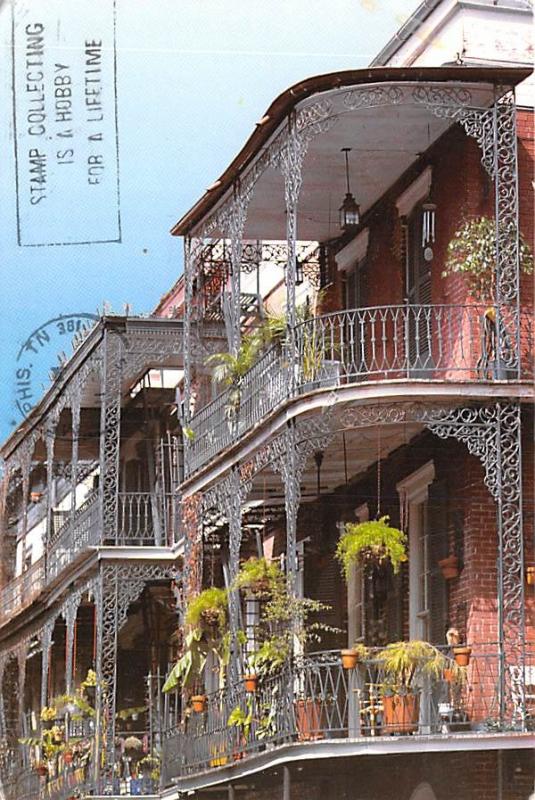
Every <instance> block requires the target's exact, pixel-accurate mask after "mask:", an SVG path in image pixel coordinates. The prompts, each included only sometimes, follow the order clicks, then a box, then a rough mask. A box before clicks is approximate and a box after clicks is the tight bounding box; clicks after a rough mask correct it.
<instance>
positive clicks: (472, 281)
mask: <svg viewBox="0 0 535 800" xmlns="http://www.w3.org/2000/svg"><path fill="white" fill-rule="evenodd" d="M530 18H531V12H530V10H529V8H528V7H527V6H526V4H525V3H521V2H515V1H514V0H511V2H508V3H505V4H502V5H501V7H496V6H494V5H492V7H491V6H490V5H488V4H486V3H477V4H474V3H465V2H458V3H453V2H452V3H446V2H442V3H441V2H426V3H424V4H422V6H421V8H420V9H418V11H417V12H416V13H415V15H414V16H413V18H411V20H412V22H411V21H410V22H409V23H408V24H407V26H405V27H404V28H403V29H401V31H400V32H399V34H398V35H397V37H396V38H395V39H394V40H392V42H391V43H389V44H388V45H387V46H386V47H385V49H384V50H383V51H382V53H381V54H380V55H379V56H378V58H377V59H376V61H375V63H374V65H373V66H372V68H369V69H365V70H356V71H351V72H340V73H332V74H329V75H324V76H318V77H316V78H311V79H308V80H306V81H303V82H302V83H300V84H298V85H296V86H294V87H292V88H291V89H289V90H288V91H286V92H284V93H283V94H282V95H281V96H280V97H278V98H277V99H276V100H275V101H274V102H273V103H272V105H271V106H270V108H269V109H268V110H267V112H266V114H265V115H264V116H263V118H262V119H261V120H260V121H259V123H258V125H257V126H256V129H255V131H254V133H253V134H252V136H251V137H250V139H249V140H248V142H247V143H246V145H245V147H244V148H243V149H242V151H241V152H240V153H239V154H238V155H237V157H236V158H235V160H234V161H233V162H232V163H231V164H230V165H229V167H228V169H227V170H226V171H225V172H224V173H223V175H222V176H221V178H220V179H219V180H218V181H217V182H216V183H215V184H214V185H213V186H212V187H211V188H210V190H209V191H207V192H206V193H205V195H203V196H202V197H201V198H200V200H199V201H198V202H197V203H196V204H195V206H193V208H192V209H191V210H190V211H189V212H188V213H187V214H185V215H184V216H183V217H182V219H181V220H180V221H179V222H178V223H177V225H176V226H175V228H174V229H173V234H174V235H177V236H182V237H183V238H184V252H185V268H184V275H183V276H182V277H181V278H180V279H179V281H178V282H177V284H176V285H175V286H174V287H173V288H172V289H171V290H170V291H169V293H167V295H166V296H164V298H162V300H161V302H160V303H159V305H158V307H157V308H156V310H155V312H154V314H153V316H151V317H150V318H147V319H140V318H139V319H138V318H128V317H126V318H122V317H104V318H103V319H102V320H101V321H100V322H99V323H98V324H97V325H96V326H95V327H94V328H93V329H92V330H91V331H90V332H89V333H88V335H87V336H85V337H84V338H81V339H80V341H78V342H77V343H76V348H75V351H74V354H73V356H72V357H71V359H70V360H69V361H68V362H67V363H66V364H65V365H64V366H63V368H62V370H61V371H60V373H59V375H58V376H57V377H56V379H55V381H54V383H53V385H52V386H51V388H50V389H49V390H48V392H47V393H46V395H45V396H44V398H43V400H42V401H41V402H40V403H39V405H38V406H37V407H36V408H35V409H34V410H33V411H32V412H31V414H30V415H29V417H28V419H27V420H26V421H25V423H24V424H23V425H22V426H20V428H19V429H18V430H17V431H16V432H15V433H14V434H13V435H12V436H11V437H10V439H9V440H8V441H7V442H6V443H5V444H4V446H3V448H2V457H3V459H4V462H5V469H4V473H3V481H2V511H3V516H2V520H3V529H2V534H3V535H2V556H3V557H2V589H1V609H0V614H1V618H0V695H1V703H0V723H1V735H2V738H1V741H2V754H1V762H0V766H1V778H2V786H3V792H4V795H5V796H6V798H9V800H15V798H17V799H18V800H23V799H24V800H33V798H49V800H67V799H68V798H71V797H83V796H99V795H100V796H107V797H120V796H125V795H130V796H136V795H140V794H141V795H145V796H152V797H161V798H169V800H171V799H173V800H174V799H175V798H176V800H178V798H181V797H186V796H190V797H199V798H203V797H204V798H215V799H216V800H217V799H218V798H229V799H230V800H232V798H236V797H238V796H239V797H243V798H251V800H253V799H254V800H263V799H264V798H277V797H280V798H282V800H292V798H293V799H294V800H295V798H307V800H315V798H316V797H317V798H320V797H328V798H331V797H332V798H335V797H336V798H348V800H349V798H352V799H353V798H359V800H372V798H373V800H376V799H377V798H381V799H382V800H383V798H384V800H389V798H390V797H392V798H394V797H395V798H403V800H405V799H406V800H434V799H436V800H442V798H445V797H446V796H447V797H450V796H451V795H452V793H453V794H454V796H456V797H464V798H474V800H475V799H476V798H483V797H484V798H496V800H527V798H528V797H529V795H530V793H531V792H532V790H533V778H534V776H533V745H534V734H533V724H534V719H535V627H534V613H535V594H534V592H535V590H534V588H533V586H534V584H535V572H534V568H535V561H534V536H535V532H534V519H533V504H532V501H533V409H532V397H533V377H534V376H533V338H532V337H533V257H532V252H533V246H532V245H533V199H532V190H531V178H532V165H533V112H532V109H529V108H527V105H526V103H527V100H526V98H527V97H528V96H529V95H528V93H527V91H526V87H527V86H528V85H529V79H530V69H529V68H527V67H526V66H525V64H529V63H530V57H529V53H528V52H527V51H526V52H523V51H522V52H521V48H520V46H519V45H517V44H516V43H517V42H522V41H524V40H525V39H526V36H525V33H523V31H524V26H525V25H526V24H528V23H529V19H530ZM498 20H501V21H502V22H506V23H507V31H511V37H510V39H511V42H512V43H513V44H512V45H511V44H509V45H508V48H507V51H506V52H505V51H504V50H503V48H502V51H501V52H500V53H499V54H496V52H495V48H494V44H496V42H498V38H497V37H494V35H492V36H491V37H490V38H489V35H486V41H487V44H488V43H489V42H490V43H494V44H493V46H492V47H491V46H490V45H489V46H488V47H487V49H486V50H485V52H484V53H482V52H481V50H478V46H479V44H480V41H481V36H482V35H483V34H482V33H481V32H482V31H483V32H484V30H485V25H488V30H489V31H495V30H496V24H497V21H498ZM476 34H477V35H476ZM441 37H442V38H441ZM506 39H507V37H506ZM499 41H500V42H501V41H503V39H500V40H499ZM507 41H509V40H508V39H507ZM498 44H499V42H498ZM513 45H514V46H513ZM496 46H498V45H496ZM483 56H484V57H483ZM437 59H438V62H437ZM214 378H215V379H217V380H214ZM378 535H380V536H382V537H383V538H382V539H379V540H378V539H377V538H374V537H377V536H378ZM352 536H353V537H354V538H351V537H352ZM358 537H361V538H360V539H359V538H358ZM362 537H364V539H363V538H362ZM366 537H367V538H366ZM384 537H386V538H384ZM344 542H345V545H344ZM341 543H342V544H341ZM344 546H347V547H353V548H354V549H353V551H352V552H353V555H355V558H350V557H349V558H348V559H347V563H346V564H345V569H344V570H343V569H342V568H341V567H342V564H341V563H340V562H341V561H342V562H343V560H344V558H343V556H344ZM346 552H347V550H346ZM164 684H165V686H164Z"/></svg>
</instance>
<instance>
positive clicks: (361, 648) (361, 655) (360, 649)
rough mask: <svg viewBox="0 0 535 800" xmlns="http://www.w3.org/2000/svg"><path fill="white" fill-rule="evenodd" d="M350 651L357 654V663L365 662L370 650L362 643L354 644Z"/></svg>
mask: <svg viewBox="0 0 535 800" xmlns="http://www.w3.org/2000/svg"><path fill="white" fill-rule="evenodd" d="M351 649H352V650H353V651H354V652H355V653H356V654H357V657H358V660H359V661H365V660H366V659H367V658H369V656H370V650H369V648H368V647H366V645H365V644H362V642H355V644H354V645H352V646H351Z"/></svg>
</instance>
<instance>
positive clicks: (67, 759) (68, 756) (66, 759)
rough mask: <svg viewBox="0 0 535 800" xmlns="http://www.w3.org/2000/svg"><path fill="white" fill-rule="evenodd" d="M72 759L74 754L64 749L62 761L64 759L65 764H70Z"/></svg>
mask: <svg viewBox="0 0 535 800" xmlns="http://www.w3.org/2000/svg"><path fill="white" fill-rule="evenodd" d="M73 759H74V756H73V754H72V752H71V751H70V750H66V751H65V752H64V753H63V761H64V762H65V763H66V764H72V762H73Z"/></svg>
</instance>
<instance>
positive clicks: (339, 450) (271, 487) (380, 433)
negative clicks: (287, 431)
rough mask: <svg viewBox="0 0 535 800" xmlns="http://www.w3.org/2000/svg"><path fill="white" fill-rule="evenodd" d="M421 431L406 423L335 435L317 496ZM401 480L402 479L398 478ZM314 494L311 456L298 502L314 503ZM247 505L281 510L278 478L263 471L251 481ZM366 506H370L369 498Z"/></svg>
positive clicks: (420, 427)
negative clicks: (252, 485) (252, 484)
mask: <svg viewBox="0 0 535 800" xmlns="http://www.w3.org/2000/svg"><path fill="white" fill-rule="evenodd" d="M423 429H424V425H423V424H421V423H418V422H410V423H403V424H388V425H381V426H379V427H378V426H372V427H369V428H359V429H355V430H347V431H345V432H344V433H343V434H342V433H339V434H337V435H336V436H335V437H334V438H333V440H332V441H331V443H330V444H329V446H328V447H327V448H326V449H325V451H324V452H323V461H322V463H321V468H320V488H321V494H327V493H328V492H333V491H334V490H335V489H336V488H337V487H341V486H344V485H345V484H346V479H347V481H351V480H352V479H354V478H355V477H356V476H358V475H361V474H362V473H364V472H365V471H366V470H367V469H368V467H370V466H371V465H372V464H375V463H376V462H377V458H378V454H379V453H380V454H381V459H385V458H387V457H388V456H389V454H390V453H392V452H393V451H394V450H396V449H397V448H398V447H402V446H403V445H406V444H408V443H409V442H410V441H411V440H413V439H414V437H416V436H417V435H418V434H419V433H421V432H422V430H423ZM401 477H403V476H401V475H400V478H401ZM317 495H318V469H317V466H316V462H315V461H314V458H313V457H312V456H311V457H310V458H309V459H308V461H307V465H306V468H305V472H304V474H303V479H302V481H301V497H302V502H305V503H306V502H310V501H312V500H315V499H316V498H317ZM357 499H358V498H357ZM357 499H356V500H357ZM249 503H250V504H251V507H252V508H256V507H258V506H259V505H263V504H265V505H267V506H269V507H272V506H274V505H280V506H281V507H284V487H283V485H282V482H281V479H280V477H279V476H278V475H277V474H275V473H274V472H273V471H271V470H270V469H266V470H264V471H263V472H262V473H261V474H260V475H259V476H258V478H257V480H256V482H255V485H254V487H253V491H252V492H251V495H250V496H249ZM370 505H372V506H373V505H374V501H373V499H372V501H371V503H370ZM281 510H282V509H281Z"/></svg>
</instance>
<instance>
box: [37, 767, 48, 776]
mask: <svg viewBox="0 0 535 800" xmlns="http://www.w3.org/2000/svg"><path fill="white" fill-rule="evenodd" d="M35 771H36V772H37V774H38V775H41V777H44V776H45V775H48V767H47V766H46V764H38V765H37V766H36V768H35Z"/></svg>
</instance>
